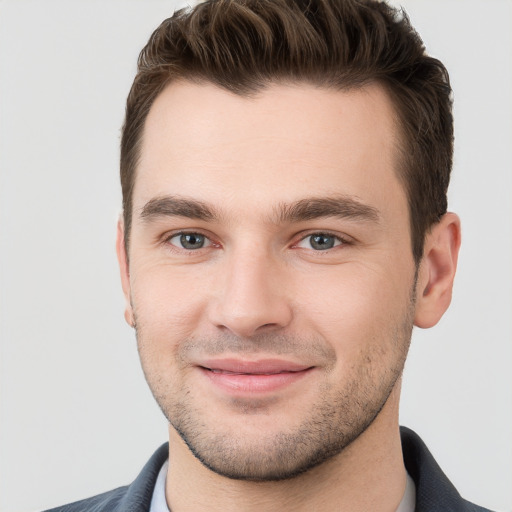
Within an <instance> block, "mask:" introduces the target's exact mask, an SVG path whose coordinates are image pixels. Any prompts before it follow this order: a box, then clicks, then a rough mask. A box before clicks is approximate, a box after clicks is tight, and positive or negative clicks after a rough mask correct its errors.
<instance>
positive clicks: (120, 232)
mask: <svg viewBox="0 0 512 512" xmlns="http://www.w3.org/2000/svg"><path fill="white" fill-rule="evenodd" d="M116 252H117V261H118V262H119V271H120V273H121V285H122V287H123V293H124V298H125V310H124V318H125V320H126V322H127V323H128V325H130V326H131V327H134V326H135V319H134V316H133V308H132V305H131V299H130V269H129V264H128V255H127V254H126V247H125V242H124V223H123V219H122V217H120V218H119V220H118V222H117V237H116Z"/></svg>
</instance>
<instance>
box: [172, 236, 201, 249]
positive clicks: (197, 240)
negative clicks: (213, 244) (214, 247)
mask: <svg viewBox="0 0 512 512" xmlns="http://www.w3.org/2000/svg"><path fill="white" fill-rule="evenodd" d="M169 242H170V243H171V244H172V245H175V246H176V247H179V248H182V249H187V250H189V251H193V250H196V249H202V248H203V247H207V246H208V245H210V241H209V240H208V238H206V237H205V236H204V235H201V234H200V233H179V234H177V235H174V236H173V237H171V238H170V239H169Z"/></svg>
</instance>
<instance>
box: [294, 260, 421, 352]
mask: <svg viewBox="0 0 512 512" xmlns="http://www.w3.org/2000/svg"><path fill="white" fill-rule="evenodd" d="M411 287H412V282H411V283H409V279H405V276H404V275H402V276H401V279H399V277H398V276H394V277H393V276H392V275H391V274H390V273H389V272H386V271H385V270H384V269H382V268H380V269H378V270H377V269H375V268H372V267H368V266H362V265H347V266H345V268H343V267H338V268H336V269H335V270H334V271H333V272H330V275H325V276H323V277H321V276H317V277H316V279H315V286H314V287H312V286H308V290H309V293H307V294H303V300H302V306H301V309H302V310H303V318H304V320H305V321H306V322H308V323H309V324H310V325H309V326H308V327H306V326H302V327H303V328H309V329H313V330H314V331H316V332H318V333H319V334H320V335H321V336H322V337H324V338H325V339H326V340H327V341H328V342H329V343H330V344H331V345H332V346H333V347H334V348H335V349H336V351H337V352H338V353H339V352H342V354H339V355H342V357H343V354H344V355H346V356H347V357H348V356H349V355H350V354H356V353H360V352H361V351H362V350H363V351H366V350H367V348H371V347H374V348H375V350H379V351H381V350H382V349H384V348H385V346H386V345H387V344H389V343H391V342H392V341H393V339H394V338H395V333H396V330H397V328H400V326H401V325H402V324H403V322H404V318H405V317H406V315H407V313H408V309H409V307H410V291H411Z"/></svg>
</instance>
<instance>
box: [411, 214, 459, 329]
mask: <svg viewBox="0 0 512 512" xmlns="http://www.w3.org/2000/svg"><path fill="white" fill-rule="evenodd" d="M460 240H461V237H460V219H459V217H458V216H457V215H455V214H454V213H446V214H445V215H444V216H443V217H442V219H441V220H440V221H439V222H438V223H437V224H435V225H434V226H433V227H432V229H431V231H430V232H429V233H428V234H427V236H426V237H425V248H424V252H423V259H422V260H421V264H420V268H419V272H418V281H417V285H416V312H415V317H414V324H415V325H416V326H418V327H422V328H428V327H432V326H434V325H435V324H437V322H439V320H440V319H441V317H442V316H443V314H444V312H445V311H446V310H447V309H448V306H449V305H450V302H451V298H452V288H453V280H454V278H455V271H456V269H457V258H458V255H459V248H460Z"/></svg>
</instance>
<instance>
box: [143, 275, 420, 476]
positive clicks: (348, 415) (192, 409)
mask: <svg viewBox="0 0 512 512" xmlns="http://www.w3.org/2000/svg"><path fill="white" fill-rule="evenodd" d="M414 281H416V279H415V280H414ZM414 288H415V286H413V290H412V293H411V298H410V301H409V304H408V307H407V311H406V312H405V313H404V314H403V315H402V318H401V319H399V320H398V321H397V322H396V323H395V325H394V327H393V328H392V329H391V330H390V333H388V336H391V343H390V342H389V340H384V343H382V344H381V345H376V344H369V346H368V347H367V350H365V351H363V350H361V352H360V355H359V359H358V363H359V364H358V365H356V371H355V372H354V373H353V375H351V377H350V379H349V380H348V381H347V385H346V386H345V387H344V388H343V389H338V390H335V389H334V385H333V384H329V383H328V380H325V381H324V382H323V384H322V385H321V386H319V392H318V393H317V396H318V400H317V401H316V402H315V403H314V404H313V406H312V407H311V409H310V410H309V411H308V414H307V415H306V416H305V417H304V418H303V419H302V421H301V422H300V424H299V425H296V426H294V427H293V428H292V429H286V428H283V429H282V430H280V431H277V432H270V433H268V432H262V433H261V435H259V437H258V438H257V439H256V440H255V439H246V438H244V436H243V429H238V428H234V429H231V430H229V431H222V430H219V429H218V428H217V425H216V424H215V422H214V424H213V425H212V424H209V423H208V421H206V420H205V414H204V411H203V410H202V409H201V407H199V406H198V404H197V403H195V401H194V393H193V390H192V389H190V388H189V387H188V385H187V384H183V383H181V384H180V385H179V386H177V385H176V383H173V384H171V383H170V382H169V376H166V375H159V374H155V371H154V368H153V367H152V366H153V365H152V364H151V363H150V362H149V360H148V357H146V356H147V355H148V353H147V352H146V350H145V349H146V348H147V347H148V346H150V345H151V341H149V343H148V340H147V339H145V335H144V325H143V324H142V325H141V323H140V322H139V319H138V318H137V317H136V325H137V327H136V333H137V342H138V347H139V354H140V356H141V362H142V367H143V370H144V373H145V376H146V380H147V381H148V384H149V386H150V388H151V390H152V392H153V395H154V397H155V399H156V401H157V403H158V405H159V406H160V408H161V410H162V412H163V413H164V415H165V416H166V418H167V420H168V421H169V423H170V424H171V426H172V427H173V428H174V430H175V431H176V432H177V433H178V434H179V435H180V437H181V438H182V440H183V441H184V442H185V444H186V445H187V446H188V448H189V449H190V451H191V452H192V453H193V454H194V456H195V457H196V458H197V459H198V460H199V461H200V462H201V463H202V464H203V465H204V466H206V467H207V468H209V469H210V470H212V471H214V472H215V473H217V474H219V475H222V476H225V477H228V478H231V479H236V480H247V481H277V480H284V479H290V478H294V477H296V476H298V475H300V474H302V473H304V472H306V471H308V470H310V469H312V468H313V467H315V466H318V465H320V464H322V463H323V462H325V461H327V460H329V459H331V458H332V457H334V456H336V455H338V454H340V453H341V452H342V451H343V450H344V449H345V448H346V447H347V446H349V445H350V444H351V443H352V442H353V441H354V440H355V439H357V438H358V437H359V436H360V435H361V434H362V433H363V432H365V431H366V430H367V429H368V427H369V426H370V425H371V424H372V423H373V422H374V421H375V419H376V418H377V417H378V415H379V413H380V412H381V410H382V408H383V407H384V405H385V404H386V402H387V400H388V399H389V396H390V394H391V392H392V390H393V389H394V387H395V385H396V383H397V381H398V379H399V378H400V376H401V375H402V371H403V367H404V364H405V359H406V356H407V353H408V349H409V344H410V339H411V333H412V326H413V316H414ZM134 311H135V310H134ZM253 341H255V340H253ZM179 346H180V347H181V349H180V351H179V352H178V355H177V365H178V368H180V367H181V368H183V367H184V366H185V363H184V361H186V360H187V351H188V350H191V349H192V350H193V349H195V348H197V347H198V346H199V347H202V349H203V350H204V351H205V352H208V351H209V352H210V354H217V353H219V354H221V353H222V351H224V350H225V351H227V350H229V351H230V352H231V353H233V352H234V353H244V352H251V351H254V347H259V350H265V349H266V348H270V347H273V349H269V351H268V353H274V354H276V355H280V354H286V353H291V354H294V355H295V356H296V355H297V353H299V354H301V353H302V354H303V355H304V353H305V352H307V351H309V352H310V355H312V354H315V357H316V358H317V359H318V358H319V357H320V356H321V357H324V358H325V360H326V361H327V360H329V362H327V363H326V365H325V371H326V372H329V371H330V370H329V367H330V368H331V369H332V368H333V367H334V365H335V363H336V355H335V353H334V351H333V350H332V351H331V350H329V349H328V348H326V346H325V342H324V343H321V342H319V340H315V339H310V340H296V339H295V340H294V339H290V338H287V337H284V336H282V335H281V336H272V335H266V336H265V337H260V338H259V339H258V340H256V341H255V343H254V345H253V344H252V343H251V342H250V341H248V340H243V339H240V338H236V337H232V336H231V337H230V336H228V337H223V338H218V339H216V340H208V341H203V342H201V341H198V340H185V341H183V343H181V344H180V345H179ZM276 347H279V348H276ZM386 350H392V351H393V355H392V358H391V359H392V364H391V365H390V366H388V367H387V368H385V369H384V371H382V372H381V371H380V367H379V363H378V359H380V358H382V357H384V358H385V357H386V354H385V351H386ZM244 405H245V409H244ZM284 407H286V405H284ZM237 412H238V413H239V414H241V415H242V416H247V415H254V414H256V415H257V414H263V415H265V414H272V403H269V402H268V401H261V402H260V403H258V402H257V401H255V402H252V403H245V404H240V407H238V408H237ZM248 421H251V418H250V417H249V418H248Z"/></svg>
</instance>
